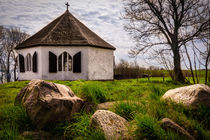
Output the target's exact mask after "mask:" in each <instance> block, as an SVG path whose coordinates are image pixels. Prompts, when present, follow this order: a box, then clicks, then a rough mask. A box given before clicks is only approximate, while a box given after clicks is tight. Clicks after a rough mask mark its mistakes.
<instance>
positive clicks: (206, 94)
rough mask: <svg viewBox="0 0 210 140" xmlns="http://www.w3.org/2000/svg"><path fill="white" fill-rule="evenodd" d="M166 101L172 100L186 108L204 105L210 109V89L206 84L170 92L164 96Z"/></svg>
mask: <svg viewBox="0 0 210 140" xmlns="http://www.w3.org/2000/svg"><path fill="white" fill-rule="evenodd" d="M162 99H164V100H172V101H173V102H175V103H182V104H184V105H185V106H190V107H198V105H204V106H206V107H207V108H210V88H209V86H207V85H204V84H195V85H190V86H185V87H180V88H175V89H171V90H168V91H167V92H166V93H165V94H164V95H163V96H162Z"/></svg>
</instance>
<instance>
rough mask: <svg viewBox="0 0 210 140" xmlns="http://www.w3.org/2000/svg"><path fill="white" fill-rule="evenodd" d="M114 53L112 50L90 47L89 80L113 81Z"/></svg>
mask: <svg viewBox="0 0 210 140" xmlns="http://www.w3.org/2000/svg"><path fill="white" fill-rule="evenodd" d="M113 53H114V51H113V50H110V49H103V48H94V47H89V49H88V59H89V60H88V79H89V80H113V76H114V69H113V68H114V67H113V66H114V54H113Z"/></svg>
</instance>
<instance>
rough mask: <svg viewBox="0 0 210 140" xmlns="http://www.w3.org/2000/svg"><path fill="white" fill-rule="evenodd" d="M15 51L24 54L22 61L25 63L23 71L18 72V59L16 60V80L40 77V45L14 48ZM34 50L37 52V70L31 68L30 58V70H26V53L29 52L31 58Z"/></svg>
mask: <svg viewBox="0 0 210 140" xmlns="http://www.w3.org/2000/svg"><path fill="white" fill-rule="evenodd" d="M16 52H17V53H18V54H21V55H23V56H24V63H25V72H20V68H19V60H18V80H31V79H42V71H41V70H42V69H41V67H42V64H41V63H40V62H41V60H42V58H41V57H42V55H41V47H35V48H25V49H20V50H16ZM34 52H37V72H35V73H34V72H33V71H32V69H33V68H32V60H31V71H26V55H27V54H28V53H30V54H31V58H32V57H33V54H34ZM18 59H19V58H18Z"/></svg>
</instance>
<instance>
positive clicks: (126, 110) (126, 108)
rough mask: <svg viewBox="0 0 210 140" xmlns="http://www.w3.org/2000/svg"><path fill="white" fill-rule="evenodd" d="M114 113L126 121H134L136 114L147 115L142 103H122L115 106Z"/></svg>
mask: <svg viewBox="0 0 210 140" xmlns="http://www.w3.org/2000/svg"><path fill="white" fill-rule="evenodd" d="M114 112H115V113H116V114H118V115H120V116H121V117H123V118H125V119H126V120H133V119H134V117H135V114H136V113H139V112H140V113H143V114H145V113H146V110H145V109H144V108H143V107H142V106H141V104H140V103H134V102H128V101H127V102H120V103H116V104H115V105H114Z"/></svg>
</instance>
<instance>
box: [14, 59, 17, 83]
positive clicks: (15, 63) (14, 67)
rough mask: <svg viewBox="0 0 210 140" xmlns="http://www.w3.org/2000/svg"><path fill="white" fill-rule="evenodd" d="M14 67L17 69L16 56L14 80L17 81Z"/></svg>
mask: <svg viewBox="0 0 210 140" xmlns="http://www.w3.org/2000/svg"><path fill="white" fill-rule="evenodd" d="M16 69H17V58H15V65H14V81H17V76H16Z"/></svg>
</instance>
